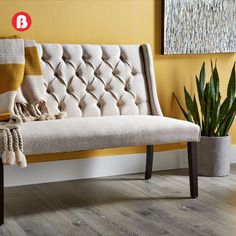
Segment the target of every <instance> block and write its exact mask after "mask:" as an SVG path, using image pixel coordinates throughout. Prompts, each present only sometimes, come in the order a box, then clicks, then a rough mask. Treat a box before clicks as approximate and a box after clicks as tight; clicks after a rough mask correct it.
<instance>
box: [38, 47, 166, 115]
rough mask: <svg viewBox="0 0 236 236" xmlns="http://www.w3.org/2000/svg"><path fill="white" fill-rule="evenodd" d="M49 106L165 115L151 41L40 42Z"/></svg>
mask: <svg viewBox="0 0 236 236" xmlns="http://www.w3.org/2000/svg"><path fill="white" fill-rule="evenodd" d="M37 48H38V52H39V56H40V58H41V66H42V70H43V76H44V83H45V93H46V94H47V103H48V106H49V110H50V111H51V112H53V113H58V112H60V111H65V112H67V113H68V117H81V116H84V117H86V116H107V115H114V116H117V115H149V114H154V115H162V113H161V110H160V107H159V103H158V100H157V95H156V88H155V77H154V72H153V65H152V59H151V50H150V47H149V46H148V45H121V46H118V45H104V46H100V45H70V44H63V45H62V44H38V45H37Z"/></svg>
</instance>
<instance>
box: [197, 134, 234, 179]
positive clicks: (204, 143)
mask: <svg viewBox="0 0 236 236" xmlns="http://www.w3.org/2000/svg"><path fill="white" fill-rule="evenodd" d="M230 145H231V138H230V136H225V137H206V136H202V137H201V141H200V142H199V143H198V144H197V152H198V153H197V156H198V173H199V175H202V176H215V177H217V176H227V175H229V173H230V160H229V156H230V155H229V154H230V153H229V151H230Z"/></svg>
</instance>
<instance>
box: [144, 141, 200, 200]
mask: <svg viewBox="0 0 236 236" xmlns="http://www.w3.org/2000/svg"><path fill="white" fill-rule="evenodd" d="M146 152H147V157H146V172H145V179H150V178H151V177H152V164H153V145H148V146H147V151H146ZM188 166H189V182H190V196H191V198H196V197H198V171H197V170H198V169H197V143H195V142H189V143H188Z"/></svg>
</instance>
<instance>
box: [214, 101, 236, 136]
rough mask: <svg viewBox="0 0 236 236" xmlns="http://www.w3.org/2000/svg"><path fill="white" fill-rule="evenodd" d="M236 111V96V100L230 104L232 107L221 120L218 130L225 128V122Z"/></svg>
mask: <svg viewBox="0 0 236 236" xmlns="http://www.w3.org/2000/svg"><path fill="white" fill-rule="evenodd" d="M235 112H236V98H234V101H233V103H232V105H231V106H230V109H229V110H228V112H227V114H226V115H225V117H224V118H223V119H222V120H221V121H220V123H219V127H218V130H217V131H219V130H220V129H221V128H222V127H224V128H225V126H224V122H226V120H227V119H228V118H229V117H232V116H233V115H234V113H235ZM223 132H224V131H223Z"/></svg>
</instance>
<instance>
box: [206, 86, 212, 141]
mask: <svg viewBox="0 0 236 236" xmlns="http://www.w3.org/2000/svg"><path fill="white" fill-rule="evenodd" d="M205 99H206V109H205V110H206V111H205V135H206V136H209V124H210V119H211V103H212V100H211V89H210V84H209V83H207V84H206V89H205Z"/></svg>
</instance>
